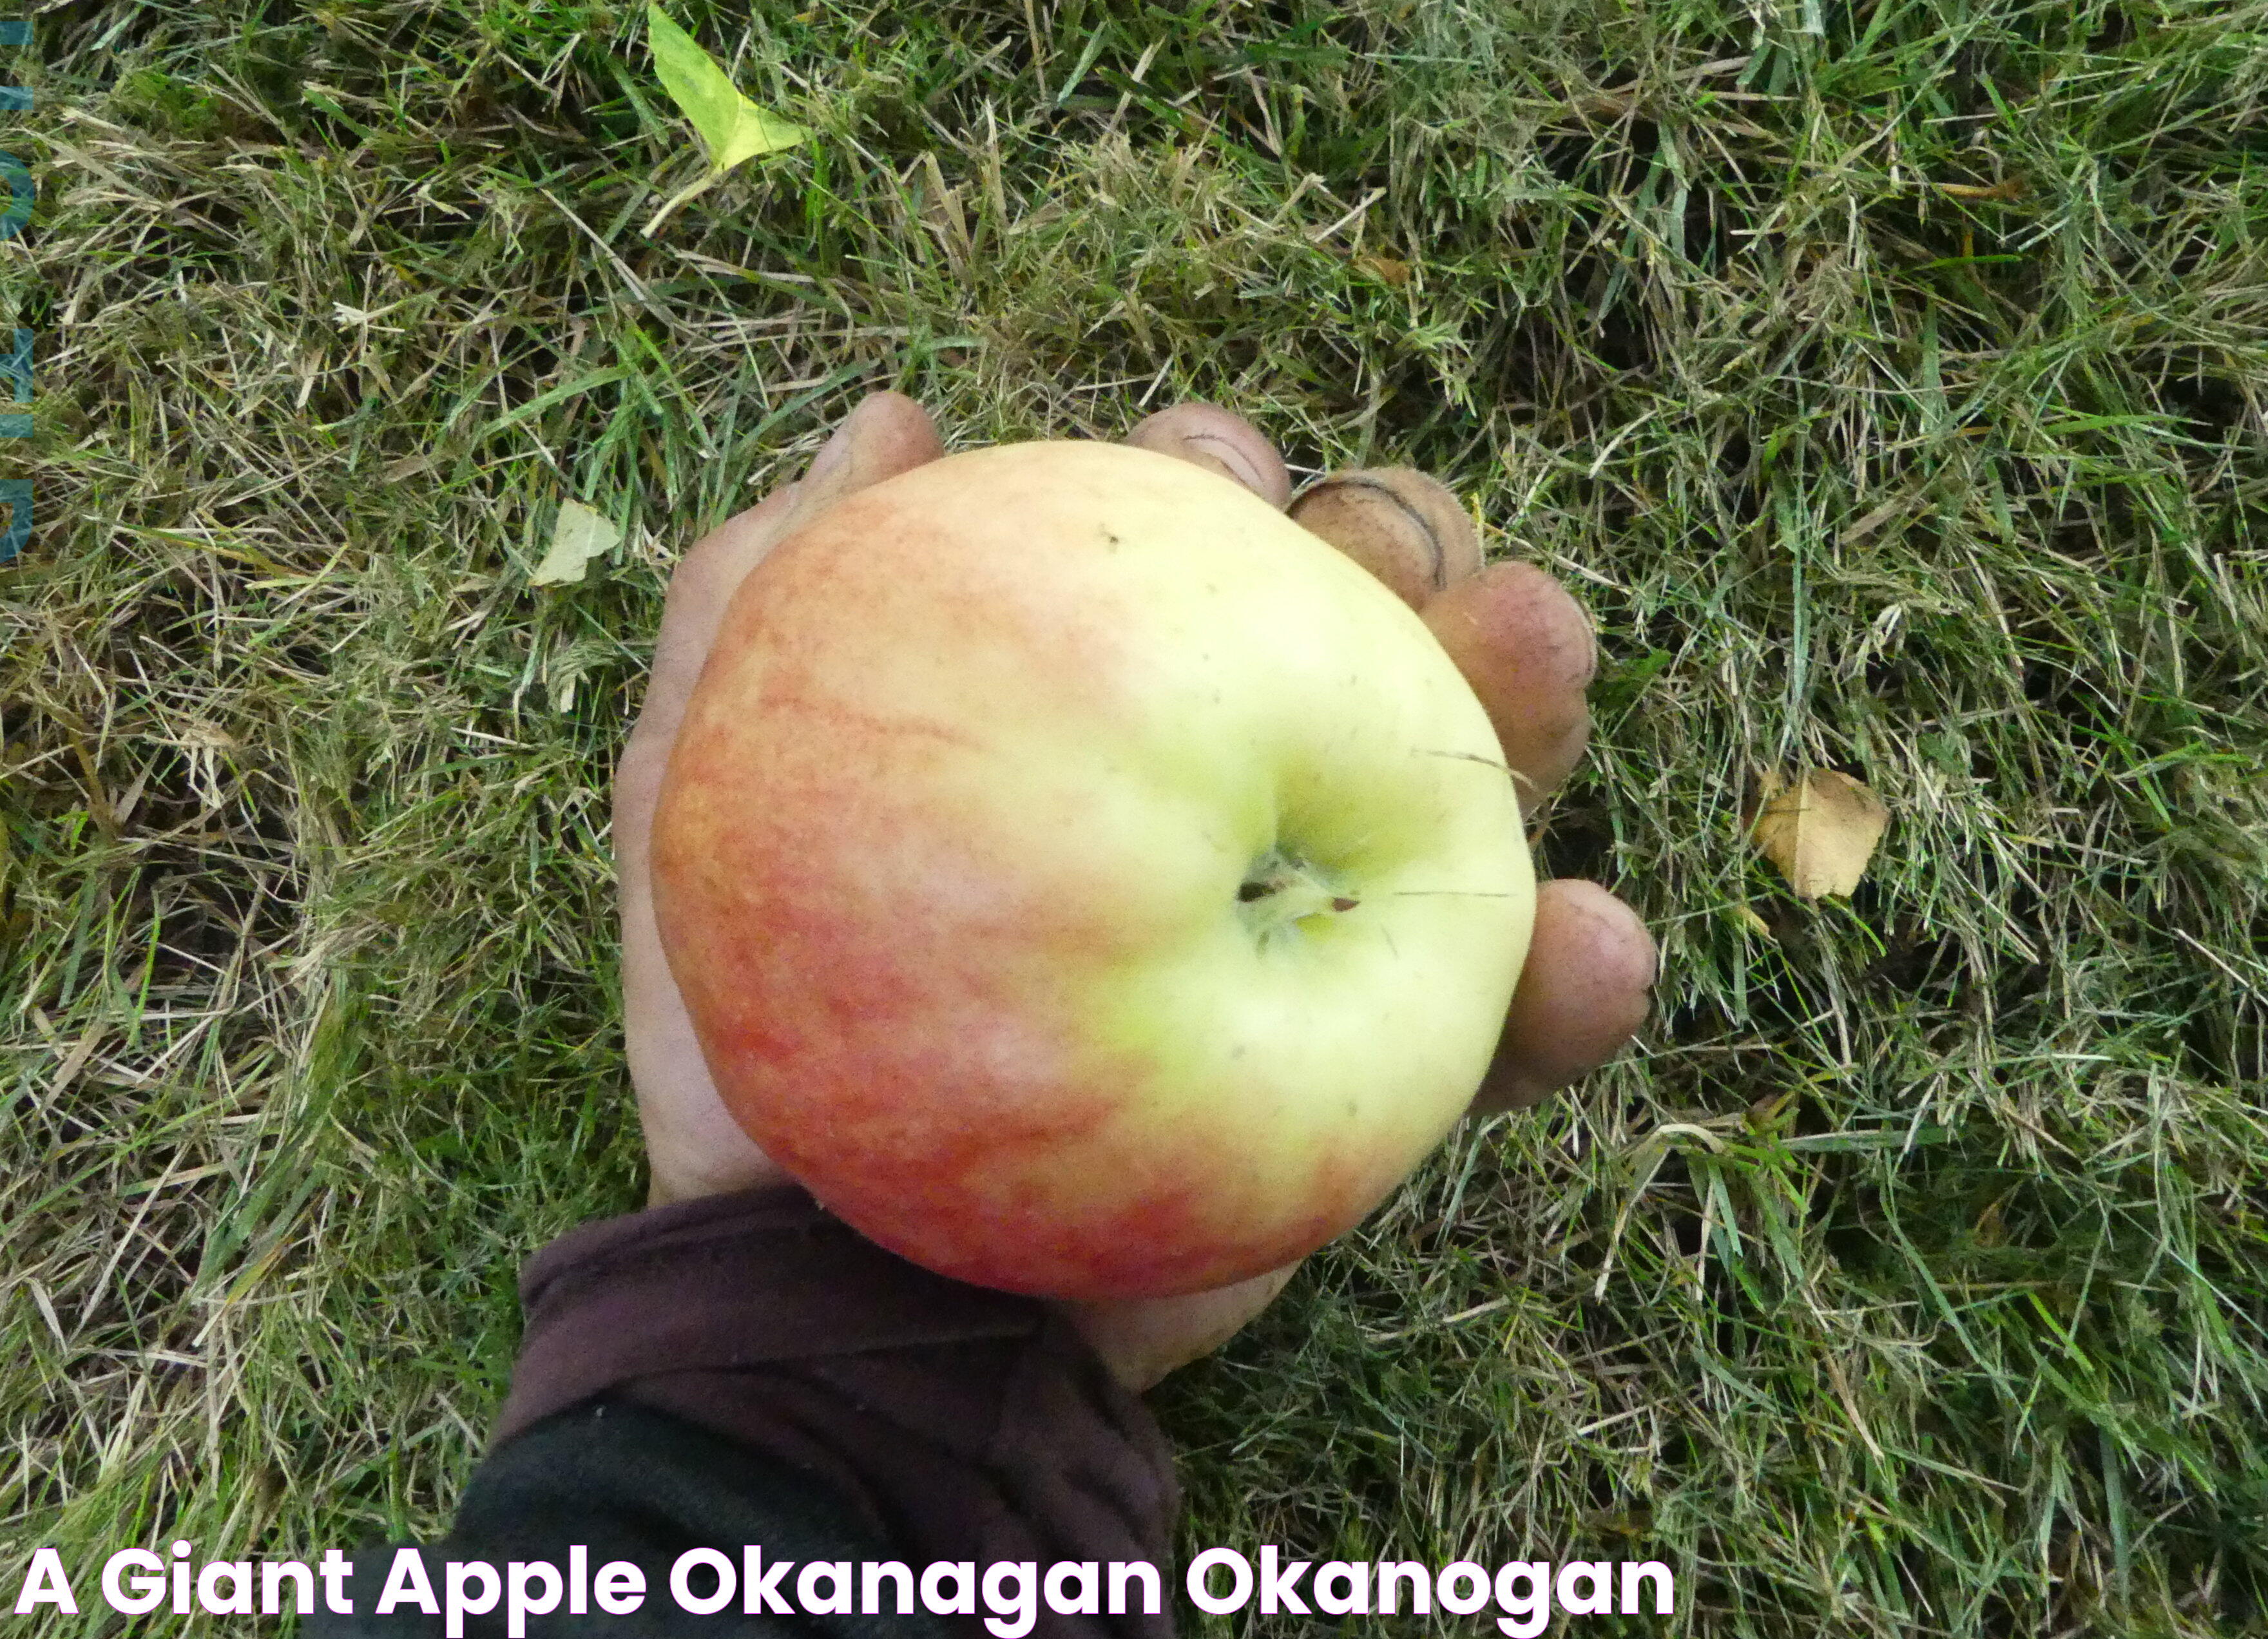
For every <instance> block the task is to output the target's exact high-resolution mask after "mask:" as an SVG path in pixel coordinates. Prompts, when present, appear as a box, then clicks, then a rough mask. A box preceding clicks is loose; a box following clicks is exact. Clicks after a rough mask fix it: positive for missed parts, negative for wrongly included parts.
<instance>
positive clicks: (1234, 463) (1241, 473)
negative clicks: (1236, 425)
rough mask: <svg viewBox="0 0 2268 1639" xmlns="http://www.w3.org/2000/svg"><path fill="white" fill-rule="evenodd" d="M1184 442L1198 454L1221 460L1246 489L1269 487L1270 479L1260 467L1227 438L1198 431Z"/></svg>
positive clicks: (1184, 439) (1230, 473)
mask: <svg viewBox="0 0 2268 1639" xmlns="http://www.w3.org/2000/svg"><path fill="white" fill-rule="evenodd" d="M1182 443H1183V444H1186V445H1189V448H1190V449H1192V450H1195V451H1196V452H1197V453H1198V454H1200V455H1205V456H1210V457H1211V458H1212V459H1214V460H1216V461H1219V463H1220V464H1221V465H1222V466H1223V467H1226V468H1228V471H1229V475H1230V476H1231V477H1233V478H1234V479H1235V480H1236V481H1237V482H1239V483H1241V484H1242V485H1243V486H1244V487H1245V488H1246V489H1253V490H1261V491H1264V490H1265V489H1267V487H1268V481H1267V480H1266V478H1264V477H1263V475H1262V474H1261V472H1260V469H1259V468H1258V467H1255V466H1254V465H1253V464H1252V460H1251V458H1250V457H1248V455H1246V454H1245V452H1243V451H1242V450H1241V449H1239V448H1238V447H1237V446H1236V445H1233V444H1232V443H1230V442H1229V441H1228V440H1227V439H1226V438H1220V437H1214V436H1213V435H1212V434H1211V433H1209V432H1196V433H1191V434H1190V435H1189V437H1185V438H1183V439H1182Z"/></svg>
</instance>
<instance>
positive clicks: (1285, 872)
mask: <svg viewBox="0 0 2268 1639" xmlns="http://www.w3.org/2000/svg"><path fill="white" fill-rule="evenodd" d="M1236 901H1237V908H1238V909H1239V910H1240V911H1241V913H1242V915H1243V916H1244V922H1245V926H1247V927H1248V928H1249V929H1251V930H1252V934H1253V937H1255V938H1256V939H1258V940H1260V941H1261V942H1263V944H1264V943H1265V942H1266V941H1267V939H1268V938H1269V937H1270V935H1272V934H1277V933H1281V932H1284V931H1286V930H1290V929H1292V928H1296V927H1298V926H1299V925H1300V923H1302V922H1306V921H1307V919H1308V918H1310V917H1313V916H1329V915H1339V914H1343V913H1344V912H1346V911H1351V910H1353V909H1355V908H1358V907H1359V906H1360V905H1361V903H1362V901H1361V900H1359V899H1356V898H1355V897H1353V896H1352V895H1351V894H1349V893H1345V892H1344V891H1343V890H1341V889H1340V888H1339V887H1337V886H1335V885H1334V884H1332V883H1331V882H1329V881H1328V880H1326V879H1325V878H1324V876H1323V873H1322V871H1318V870H1317V869H1316V868H1315V867H1314V865H1313V864H1309V863H1308V862H1307V861H1306V860H1304V859H1297V858H1293V857H1292V856H1289V855H1287V854H1285V853H1284V852H1283V851H1282V850H1281V849H1273V850H1271V851H1270V852H1269V853H1268V854H1267V855H1266V856H1264V857H1263V858H1262V859H1260V860H1258V861H1256V863H1255V864H1254V865H1253V867H1252V870H1251V871H1250V872H1249V873H1248V875H1247V876H1246V877H1245V878H1244V883H1243V886H1241V887H1239V888H1238V889H1237V890H1236Z"/></svg>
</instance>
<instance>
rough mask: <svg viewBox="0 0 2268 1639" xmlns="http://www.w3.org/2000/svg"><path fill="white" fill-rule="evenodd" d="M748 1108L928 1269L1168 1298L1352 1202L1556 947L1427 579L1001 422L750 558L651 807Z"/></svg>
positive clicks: (671, 906) (1211, 493) (1403, 1144)
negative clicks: (1419, 582) (1421, 590)
mask: <svg viewBox="0 0 2268 1639" xmlns="http://www.w3.org/2000/svg"><path fill="white" fill-rule="evenodd" d="M653 871H654V885H655V895H656V900H655V905H656V914H657V916H658V919H659V927H660V931H661V936H662V941H663V945H664V949H665V951H666V953H667V956H668V959H669V966H670V971H671V972H672V974H674V976H675V978H676V980H677V983H678V985H679V988H680V989H681V991H682V992H683V995H684V997H685V1003H686V1007H687V1010H688V1011H689V1014H690V1016H691V1018H692V1022H693V1025H694V1029H695V1033H696V1035H697V1036H698V1038H699V1040H700V1043H701V1047H702V1052H703V1056H704V1058H705V1059H706V1061H707V1062H708V1065H709V1068H710V1070H711V1075H712V1077H713V1078H714V1079H715V1081H716V1084H717V1086H718V1091H719V1092H720V1093H721V1095H722V1096H723V1098H724V1100H725V1105H726V1106H727V1107H728V1108H729V1109H730V1110H731V1111H732V1113H733V1117H734V1118H735V1120H736V1121H738V1122H739V1123H740V1125H741V1126H742V1127H743V1128H746V1130H747V1133H748V1134H749V1136H751V1137H753V1138H754V1139H755V1141H756V1143H759V1144H761V1145H762V1147H763V1148H764V1150H766V1151H768V1152H769V1153H770V1155H771V1156H772V1157H773V1158H775V1159H777V1161H778V1162H779V1163H780V1165H783V1166H784V1167H785V1168H786V1169H787V1170H788V1171H789V1172H791V1173H792V1174H793V1175H794V1176H795V1177H796V1178H797V1179H798V1180H799V1181H801V1182H802V1183H803V1184H804V1185H805V1187H807V1188H808V1189H809V1190H810V1191H811V1192H812V1194H814V1196H815V1197H816V1198H817V1199H818V1200H819V1201H820V1202H821V1203H822V1204H823V1205H825V1206H826V1207H827V1208H828V1209H830V1210H831V1211H833V1212H834V1213H835V1214H836V1215H837V1216H840V1217H842V1218H843V1219H844V1220H845V1221H847V1222H848V1223H849V1224H851V1225H852V1226H853V1227H854V1228H856V1229H858V1230H859V1231H862V1232H863V1233H865V1235H867V1236H868V1237H870V1238H873V1240H875V1241H878V1242H880V1244H881V1245H882V1246H887V1247H888V1248H890V1249H892V1250H893V1251H895V1252H897V1253H900V1254H901V1255H902V1256H904V1257H907V1258H909V1259H911V1260H914V1261H915V1262H917V1263H920V1264H922V1265H924V1266H926V1267H927V1268H932V1269H934V1270H936V1271H938V1272H939V1273H941V1274H945V1275H953V1276H956V1277H958V1278H961V1279H962V1280H966V1281H971V1282H975V1283H979V1284H982V1285H986V1286H992V1287H998V1288H1004V1289H1006V1290H1013V1291H1020V1292H1027V1293H1034V1294H1038V1295H1042V1296H1048V1297H1084V1298H1098V1297H1144V1296H1167V1295H1172V1294H1177V1293H1183V1292H1190V1291H1197V1290H1207V1289H1210V1288H1212V1287H1217V1286H1220V1285H1223V1284H1226V1283H1229V1282H1233V1281H1236V1280H1240V1279H1242V1278H1244V1277H1246V1276H1248V1275H1256V1274H1259V1273H1261V1272H1263V1271H1265V1270H1268V1269H1271V1268H1278V1267H1279V1266H1281V1265H1283V1264H1285V1263H1288V1262H1290V1261H1292V1260H1295V1259H1297V1258H1299V1257H1301V1256H1303V1255H1304V1254H1306V1253H1308V1252H1311V1251H1313V1250H1314V1248H1315V1247H1317V1246H1321V1245H1322V1243H1323V1242H1325V1241H1327V1240H1329V1239H1330V1238H1332V1237H1334V1236H1336V1235H1337V1234H1339V1233H1340V1232H1341V1231H1344V1230H1346V1229H1348V1228H1350V1227H1351V1225H1353V1224H1355V1223H1356V1222H1357V1221H1358V1220H1359V1218H1361V1217H1362V1216H1363V1215H1364V1214H1366V1212H1368V1211H1369V1210H1370V1209H1372V1208H1373V1207H1374V1206H1376V1205H1377V1204H1378V1203H1379V1202H1380V1201H1381V1200H1382V1199H1383V1198H1384V1197H1385V1196H1386V1194H1388V1192H1389V1191H1391V1190H1392V1189H1393V1188H1394V1187H1395V1185H1396V1184H1397V1183H1398V1182H1400V1181H1401V1180H1403V1178H1405V1177H1406V1176H1407V1175H1408V1174H1409V1173H1410V1172H1411V1171H1412V1170H1413V1169H1414V1168H1415V1167H1416V1166H1417V1165H1418V1163H1419V1162H1420V1161H1421V1160H1422V1159H1423V1158H1424V1157H1425V1154H1426V1153H1427V1152H1428V1150H1431V1149H1432V1147H1433V1146H1434V1145H1435V1144H1436V1143H1439V1142H1440V1139H1441V1138H1442V1136H1444V1135H1445V1134H1446V1133H1447V1131H1448V1129H1449V1128H1450V1127H1451V1126H1452V1125H1453V1124H1454V1121H1456V1120H1457V1118H1458V1116H1459V1114H1460V1113H1462V1111H1463V1110H1464V1108H1465V1106H1466V1105H1467V1103H1468V1101H1469V1099H1470V1098H1471V1097H1472V1094H1473V1091H1474V1090H1475V1088H1476V1086H1477V1085H1478V1084H1479V1082H1480V1079H1481V1076H1482V1073H1483V1071H1484V1069H1486V1067H1487V1065H1488V1062H1489V1058H1490V1055H1491V1052H1492V1050H1493V1049H1494V1047H1495V1046H1496V1041H1497V1037H1498V1034H1499V1031H1500V1030H1501V1029H1502V1027H1503V1024H1504V1018H1505V1011H1506V1004H1507V1003H1508V1002H1509V999H1510V997H1511V995H1512V991H1513V983H1514V981H1515V980H1516V979H1517V978H1518V976H1519V974H1520V969H1521V961H1522V960H1523V959H1524V957H1525V955H1526V952H1527V948H1528V929H1529V923H1530V921H1531V919H1532V916H1533V912H1534V905H1535V884H1534V878H1533V874H1532V871H1531V869H1530V865H1529V861H1528V849H1527V845H1526V842H1525V839H1524V838H1523V836H1522V834H1521V818H1520V810H1519V806H1518V804H1517V801H1516V798H1515V794H1514V791H1513V783H1512V780H1511V779H1510V777H1509V776H1508V775H1507V774H1506V770H1505V768H1504V763H1503V757H1502V753H1501V752H1500V750H1499V746H1498V743H1497V739H1496V735H1495V732H1494V731H1493V730H1492V729H1491V726H1490V724H1489V719H1488V717H1487V715H1486V714H1485V712H1484V710H1483V709H1482V707H1481V705H1480V702H1478V701H1477V700H1476V698H1475V697H1474V695H1473V693H1472V691H1471V689H1470V688H1469V687H1468V686H1467V684H1466V683H1465V681H1464V680H1463V679H1462V677H1461V676H1460V675H1459V673H1458V671H1457V669H1456V667H1455V665H1454V664H1452V662H1451V661H1450V660H1449V658H1448V657H1447V655H1446V654H1445V653H1444V651H1443V650H1442V649H1441V648H1440V644H1439V643H1436V641H1435V640H1434V638H1433V636H1432V634H1431V633H1429V632H1428V631H1427V630H1426V628H1425V624H1424V623H1423V622H1422V621H1420V620H1419V619H1418V616H1417V615H1416V614H1414V613H1412V612H1411V610H1410V608H1409V606H1406V605H1405V604H1404V603H1403V601H1402V600H1401V599H1398V598H1397V597H1395V595H1394V594H1393V593H1392V592H1388V590H1387V589H1386V587H1385V586H1384V585H1382V584H1381V583H1380V582H1378V581H1377V580H1375V579H1374V578H1373V577H1371V576H1370V575H1369V574H1368V573H1366V571H1365V570H1362V569H1361V568H1359V566H1357V565H1356V564H1355V563H1353V562H1351V561H1350V560H1349V559H1347V558H1345V557H1344V556H1342V555H1340V554H1339V553H1337V552H1336V551H1334V550H1333V549H1332V548H1330V547H1329V546H1328V545H1327V544H1325V543H1324V541H1323V540H1322V539H1320V538H1319V537H1317V536H1315V535H1314V534H1311V533H1308V532H1307V530H1305V529H1303V528H1301V527H1300V526H1299V525H1297V524H1294V523H1292V521H1290V520H1289V519H1288V518H1285V516H1284V515H1283V514H1282V513H1281V512H1279V511H1277V510H1276V509H1274V508H1272V507H1270V505H1269V504H1268V503H1265V502H1264V501H1262V500H1260V499H1259V498H1257V497H1256V496H1254V495H1252V494H1251V493H1250V492H1249V491H1248V490H1247V489H1243V488H1242V487H1241V486H1240V485H1238V484H1236V483H1234V482H1233V481H1230V480H1228V479H1226V478H1224V477H1221V476H1219V475H1217V474H1212V473H1209V472H1206V471H1204V470H1203V469H1201V468H1199V467H1196V466H1193V465H1191V464H1189V463H1187V462H1184V461H1180V460H1176V459H1173V458H1171V457H1168V456H1165V455H1161V454H1158V453H1154V452H1150V451H1145V450H1139V449H1133V448H1129V447H1126V446H1123V445H1113V444H1103V443H1083V442H1042V443H1032V444H1020V445H999V446H996V447H993V448H989V449H983V450H976V451H971V452H966V453H962V454H956V455H950V456H946V457H944V458H942V459H938V460H934V461H932V462H929V463H928V464H926V465H924V466H921V467H916V468H914V469H913V470H911V471H909V472H906V473H903V474H900V475H898V476H896V477H894V478H891V479H888V480H887V481H883V482H881V483H880V484H877V485H874V486H873V487H872V488H869V489H865V490H863V491H860V492H859V493H858V494H856V495H854V496H851V498H849V499H847V500H845V501H843V503H840V504H839V505H837V506H835V507H834V508H832V509H831V510H829V511H827V512H825V513H824V514H822V515H821V517H820V518H818V519H817V520H816V521H815V522H814V523H812V524H810V525H808V526H805V527H803V528H802V529H800V530H799V531H798V532H796V533H793V534H792V535H791V536H789V537H788V539H786V540H784V541H783V542H782V543H781V544H780V545H779V547H778V548H777V549H776V550H775V551H774V552H773V553H772V555H770V557H769V558H767V559H766V560H765V561H764V562H762V564H761V565H760V566H759V567H758V568H757V569H756V570H755V572H754V573H752V574H751V575H749V576H748V577H747V580H746V581H745V582H744V583H743V584H741V586H740V591H739V592H738V593H737V594H736V595H735V596H734V598H733V602H732V604H731V606H730V607H729V609H728V610H727V612H726V614H725V621H724V625H723V627H722V628H721V630H720V632H719V634H718V638H717V642H716V645H715V647H714V649H713V650H711V654H710V657H709V659H708V661H707V664H706V665H705V666H704V668H703V672H702V673H701V676H700V679H699V680H698V682H697V684H696V687H695V689H694V692H693V695H692V699H691V701H690V702H689V705H688V708H687V710H686V714H685V718H684V724H683V727H682V729H681V731H680V733H679V735H678V739H677V742H676V746H675V749H674V752H673V753H672V755H671V759H670V763H669V768H668V771H667V774H666V778H665V782H664V785H663V789H662V794H661V798H660V804H659V810H658V812H657V813H656V817H655V822H654V830H653Z"/></svg>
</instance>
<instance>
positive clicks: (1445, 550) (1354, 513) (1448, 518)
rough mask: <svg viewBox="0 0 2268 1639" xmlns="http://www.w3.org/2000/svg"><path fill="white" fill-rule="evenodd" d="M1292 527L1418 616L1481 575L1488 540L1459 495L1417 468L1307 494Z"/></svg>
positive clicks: (1342, 480) (1334, 480)
mask: <svg viewBox="0 0 2268 1639" xmlns="http://www.w3.org/2000/svg"><path fill="white" fill-rule="evenodd" d="M1290 516H1291V518H1292V522H1293V523H1295V524H1300V525H1302V526H1305V527H1307V528H1308V529H1310V530H1313V531H1314V533H1316V534H1318V535H1321V536H1322V538H1323V539H1324V540H1328V541H1329V542H1330V543H1331V545H1333V546H1335V547H1337V548H1338V549H1339V550H1340V551H1342V552H1344V553H1345V554H1346V555H1347V556H1349V557H1351V558H1352V559H1353V560H1354V561H1355V562H1358V563H1359V564H1361V565H1362V566H1363V568H1365V569H1366V570H1369V571H1370V572H1371V573H1372V574H1373V575H1375V576H1376V577H1378V578H1379V579H1381V580H1382V581H1384V582H1385V583H1386V584H1387V586H1388V589H1390V590H1391V591H1392V592H1393V593H1394V594H1395V596H1396V597H1397V598H1400V599H1402V600H1403V602H1404V603H1406V604H1408V605H1409V606H1410V607H1411V608H1413V609H1423V608H1424V607H1425V604H1426V601H1427V600H1428V599H1431V598H1432V597H1433V596H1434V595H1435V594H1436V593H1437V592H1444V591H1446V590H1447V589H1448V588H1449V587H1451V586H1454V585H1455V584H1457V583H1458V582H1459V581H1462V580H1466V579H1469V577H1472V576H1474V575H1476V574H1478V573H1479V572H1480V567H1481V538H1480V533H1479V532H1478V531H1477V530H1476V529H1475V528H1474V527H1473V520H1472V519H1471V518H1469V517H1468V516H1467V515H1466V512H1465V509H1464V507H1463V505H1462V503H1459V501H1458V500H1457V497H1456V494H1455V492H1454V490H1452V489H1449V488H1448V486H1447V485H1446V484H1443V483H1441V482H1440V481H1438V480H1436V479H1433V478H1430V477H1428V476H1427V475H1426V474H1424V473H1421V472H1419V471H1418V470H1417V469H1416V468H1415V467H1358V468H1356V469H1354V470H1352V471H1351V472H1344V473H1333V474H1330V476H1329V477H1327V478H1324V479H1322V480H1321V481H1318V482H1316V483H1314V484H1313V485H1311V486H1309V487H1308V488H1307V489H1305V490H1302V491H1301V492H1300V498H1299V499H1298V500H1296V501H1294V502H1292V505H1291V510H1290Z"/></svg>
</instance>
